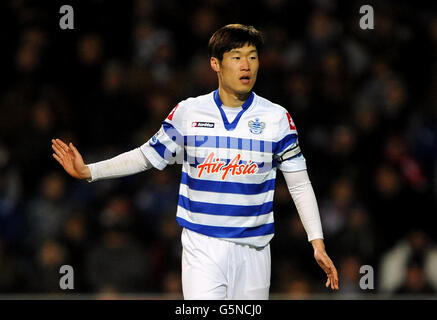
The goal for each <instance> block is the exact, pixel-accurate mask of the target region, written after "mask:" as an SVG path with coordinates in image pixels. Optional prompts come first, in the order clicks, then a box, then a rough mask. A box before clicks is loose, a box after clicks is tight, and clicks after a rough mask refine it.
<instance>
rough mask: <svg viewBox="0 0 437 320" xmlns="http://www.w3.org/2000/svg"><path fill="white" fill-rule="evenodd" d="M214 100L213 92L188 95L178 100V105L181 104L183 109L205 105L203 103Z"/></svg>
mask: <svg viewBox="0 0 437 320" xmlns="http://www.w3.org/2000/svg"><path fill="white" fill-rule="evenodd" d="M212 102H214V98H213V92H210V93H207V94H204V95H200V96H197V97H189V98H186V99H185V100H182V101H180V102H179V105H182V106H183V107H184V108H185V109H189V108H195V107H197V106H201V105H205V103H212Z"/></svg>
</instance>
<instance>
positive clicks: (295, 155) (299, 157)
mask: <svg viewBox="0 0 437 320" xmlns="http://www.w3.org/2000/svg"><path fill="white" fill-rule="evenodd" d="M273 158H274V159H275V161H276V162H277V167H278V168H279V170H281V171H284V172H294V171H300V170H305V169H306V168H307V167H306V160H305V157H304V156H303V154H302V151H301V149H300V145H299V139H298V134H297V129H296V125H295V124H294V122H293V119H292V118H291V116H290V114H289V113H288V112H287V111H286V110H285V109H284V112H283V113H282V115H281V118H280V120H279V125H278V136H277V141H276V144H275V147H274V152H273Z"/></svg>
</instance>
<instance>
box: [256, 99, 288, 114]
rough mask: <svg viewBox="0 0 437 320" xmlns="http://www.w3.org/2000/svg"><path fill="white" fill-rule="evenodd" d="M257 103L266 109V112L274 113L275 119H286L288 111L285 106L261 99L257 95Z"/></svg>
mask: <svg viewBox="0 0 437 320" xmlns="http://www.w3.org/2000/svg"><path fill="white" fill-rule="evenodd" d="M255 99H256V103H257V105H258V106H259V107H261V108H263V109H265V111H267V112H269V113H272V114H273V115H274V116H275V117H280V118H282V117H284V116H285V115H286V114H287V113H288V110H287V109H285V108H284V107H283V106H281V105H279V104H277V103H274V102H272V101H270V100H268V99H266V98H264V97H261V96H259V95H257V94H255Z"/></svg>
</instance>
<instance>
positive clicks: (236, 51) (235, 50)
mask: <svg viewBox="0 0 437 320" xmlns="http://www.w3.org/2000/svg"><path fill="white" fill-rule="evenodd" d="M231 52H232V53H241V51H240V50H237V49H232V50H231ZM254 52H258V51H257V50H256V49H253V50H250V51H249V52H248V53H254Z"/></svg>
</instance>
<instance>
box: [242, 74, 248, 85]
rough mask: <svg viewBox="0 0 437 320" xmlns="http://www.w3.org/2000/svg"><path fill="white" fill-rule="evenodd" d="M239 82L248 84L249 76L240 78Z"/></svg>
mask: <svg viewBox="0 0 437 320" xmlns="http://www.w3.org/2000/svg"><path fill="white" fill-rule="evenodd" d="M240 82H241V83H242V84H249V82H250V76H247V75H246V76H241V77H240Z"/></svg>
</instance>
